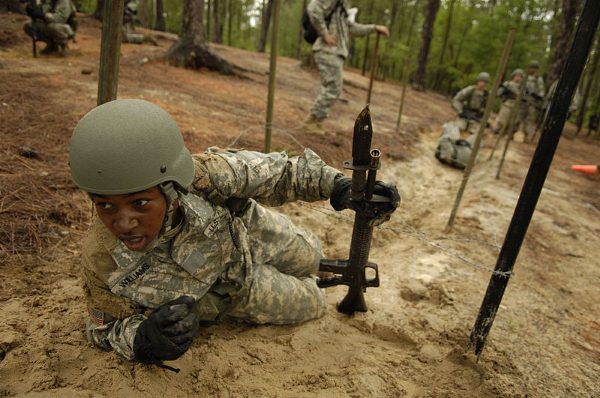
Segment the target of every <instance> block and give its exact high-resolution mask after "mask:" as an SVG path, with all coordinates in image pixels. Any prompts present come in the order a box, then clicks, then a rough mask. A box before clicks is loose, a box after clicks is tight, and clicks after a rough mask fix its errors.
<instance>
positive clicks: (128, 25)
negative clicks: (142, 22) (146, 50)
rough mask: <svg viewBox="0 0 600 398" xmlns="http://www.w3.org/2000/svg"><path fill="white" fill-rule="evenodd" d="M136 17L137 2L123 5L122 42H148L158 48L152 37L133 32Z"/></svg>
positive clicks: (133, 1) (132, 1) (133, 0)
mask: <svg viewBox="0 0 600 398" xmlns="http://www.w3.org/2000/svg"><path fill="white" fill-rule="evenodd" d="M136 16H137V2H136V1H135V0H131V1H128V2H127V3H126V4H125V9H124V11H123V36H122V40H123V42H124V43H129V44H142V43H145V42H148V43H152V44H154V45H155V46H158V43H157V42H156V40H155V39H154V38H153V37H152V36H149V35H144V34H142V33H136V32H135V18H136Z"/></svg>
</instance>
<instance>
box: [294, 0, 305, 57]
mask: <svg viewBox="0 0 600 398" xmlns="http://www.w3.org/2000/svg"><path fill="white" fill-rule="evenodd" d="M305 9H306V0H302V10H300V12H301V13H304V10H305ZM298 25H299V27H298V37H297V38H296V59H298V60H300V55H301V53H302V40H303V33H304V31H303V29H302V18H300V21H299V24H298Z"/></svg>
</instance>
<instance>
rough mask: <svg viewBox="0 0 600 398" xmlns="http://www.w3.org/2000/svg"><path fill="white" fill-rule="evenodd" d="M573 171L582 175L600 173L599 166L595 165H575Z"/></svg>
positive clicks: (572, 167)
mask: <svg viewBox="0 0 600 398" xmlns="http://www.w3.org/2000/svg"><path fill="white" fill-rule="evenodd" d="M571 170H573V171H579V172H580V173H584V174H588V175H594V174H598V173H600V171H598V166H596V165H593V164H574V165H573V166H571Z"/></svg>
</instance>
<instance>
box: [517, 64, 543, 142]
mask: <svg viewBox="0 0 600 398" xmlns="http://www.w3.org/2000/svg"><path fill="white" fill-rule="evenodd" d="M525 79H527V81H526V83H525V92H524V93H523V101H522V102H521V109H520V112H519V120H520V121H521V123H522V130H523V133H525V141H529V140H531V139H532V138H533V133H534V132H535V124H536V121H537V114H538V111H539V110H541V109H542V106H543V103H542V102H543V100H544V93H545V89H544V80H543V79H542V77H541V76H535V75H527V77H525Z"/></svg>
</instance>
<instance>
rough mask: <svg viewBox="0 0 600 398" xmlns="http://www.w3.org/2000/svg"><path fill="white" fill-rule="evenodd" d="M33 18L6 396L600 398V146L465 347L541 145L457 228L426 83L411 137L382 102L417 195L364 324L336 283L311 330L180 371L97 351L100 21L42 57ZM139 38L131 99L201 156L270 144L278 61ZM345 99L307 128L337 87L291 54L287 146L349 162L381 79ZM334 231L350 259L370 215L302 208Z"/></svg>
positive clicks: (482, 184) (4, 135) (26, 56)
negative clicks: (178, 52) (314, 106)
mask: <svg viewBox="0 0 600 398" xmlns="http://www.w3.org/2000/svg"><path fill="white" fill-rule="evenodd" d="M26 20H27V19H26V18H25V17H22V16H16V15H14V14H12V15H11V14H2V15H0V140H1V142H2V147H1V152H0V197H1V199H0V228H1V229H2V230H1V231H0V275H1V278H0V320H1V321H0V345H1V347H2V349H3V350H4V352H5V357H4V358H3V360H2V361H1V362H0V396H13V395H27V396H33V397H37V396H40V397H41V396H69V397H70V396H74V397H77V396H82V397H96V396H161V397H162V396H167V397H175V396H190V395H198V396H218V397H229V396H231V397H250V396H252V397H256V396H258V397H313V396H320V397H596V396H599V395H600V377H599V376H600V337H599V336H600V323H599V321H598V314H599V313H600V311H599V309H600V304H599V303H600V290H599V289H598V285H599V283H600V261H599V260H598V258H600V237H599V236H600V223H599V221H598V220H599V219H600V196H599V195H598V192H599V191H598V188H599V187H600V178H598V177H585V176H582V175H576V174H574V173H573V172H571V171H570V170H569V166H570V165H571V164H575V163H582V164H586V163H592V164H596V163H598V162H599V159H600V150H599V147H600V145H599V144H598V142H597V141H596V142H592V141H590V140H588V139H586V138H584V137H583V136H582V137H580V138H578V139H576V140H568V139H565V138H563V139H562V141H561V143H560V147H559V150H558V153H557V155H556V157H555V160H554V163H553V166H552V169H551V170H550V174H549V177H548V180H547V182H546V185H545V188H544V190H543V193H542V196H541V198H540V202H539V205H538V208H537V211H536V214H535V216H534V218H533V221H532V224H531V226H530V228H529V233H528V235H527V238H526V240H525V243H524V245H523V248H522V251H521V254H520V256H519V259H518V262H517V264H516V268H515V273H514V276H513V277H512V279H511V282H510V284H509V286H508V289H507V291H506V295H505V298H504V301H503V303H502V305H501V307H500V311H499V312H498V315H497V317H496V321H495V324H494V327H493V329H492V332H491V334H490V337H489V339H488V344H487V346H486V348H485V350H484V352H483V355H482V356H481V358H480V360H479V361H478V362H477V361H475V360H474V358H473V356H472V355H467V354H465V349H466V343H467V340H468V335H469V332H470V328H471V326H472V324H473V322H474V320H475V317H476V314H477V311H478V308H479V305H480V303H481V299H482V297H483V294H484V292H485V288H486V286H487V283H488V280H489V277H490V275H491V273H490V270H491V269H492V268H493V266H494V264H495V260H496V257H497V254H498V250H499V247H500V246H501V244H502V240H503V238H504V234H505V232H506V228H507V226H508V223H509V221H510V218H511V215H512V212H513V210H514V206H515V203H516V200H517V198H518V195H519V192H520V189H521V185H522V182H523V180H524V177H525V174H526V171H527V168H528V165H529V162H530V159H531V156H532V154H533V150H534V147H533V146H531V145H526V144H523V143H520V142H518V140H517V142H514V143H513V144H512V146H511V149H510V151H509V153H508V157H507V162H506V165H505V168H504V171H503V174H502V177H501V178H500V180H496V179H495V178H494V175H495V172H496V168H497V163H498V155H496V157H495V159H494V160H493V161H486V159H487V157H488V154H489V147H490V144H491V140H492V139H493V137H487V138H486V141H485V143H484V148H483V150H482V156H481V159H482V162H480V164H479V165H478V166H477V167H476V169H475V171H474V173H473V175H472V177H471V180H470V183H469V186H468V188H467V191H466V194H465V197H464V200H463V206H462V208H461V209H460V212H459V216H458V218H457V220H456V224H455V227H454V228H453V230H452V231H450V232H446V233H445V232H443V230H444V226H445V224H446V221H447V218H448V216H449V213H450V209H451V206H452V202H453V200H454V196H455V194H456V190H457V188H458V185H459V183H460V180H461V176H462V175H461V173H460V171H458V170H455V169H451V168H448V167H446V166H443V165H441V164H440V163H438V162H437V160H436V159H435V158H434V157H433V150H434V147H435V141H436V139H437V136H438V134H439V131H440V125H441V124H442V123H443V122H444V121H446V120H449V119H451V118H452V117H453V114H452V112H451V109H450V106H449V101H448V99H447V98H444V97H441V96H438V95H435V94H431V93H417V92H414V91H409V93H408V95H407V103H406V107H405V116H404V117H403V120H402V129H401V132H400V133H398V134H397V133H395V123H396V115H397V107H398V102H399V98H400V92H401V90H400V87H399V86H398V85H395V84H391V83H383V82H378V83H377V84H376V86H375V92H374V95H373V101H372V102H373V103H372V115H373V120H374V129H375V137H374V145H375V146H377V147H379V148H381V149H382V150H383V152H384V154H385V155H384V159H383V167H382V171H381V174H382V176H383V177H385V179H387V180H392V181H394V182H395V183H396V184H397V185H398V186H399V188H400V190H401V193H402V198H403V200H402V204H401V207H400V209H399V210H398V211H397V212H396V214H395V215H394V217H393V218H392V220H391V221H390V222H389V223H387V224H385V225H384V226H383V227H382V228H380V229H377V230H376V231H375V233H374V241H373V248H372V256H371V259H372V261H375V262H377V263H378V264H379V266H380V270H381V271H380V272H381V280H382V282H381V287H380V288H377V289H369V290H368V292H367V296H366V297H367V301H368V305H369V312H367V313H364V314H363V313H360V314H356V315H355V316H353V317H351V318H349V317H347V316H345V315H342V314H339V313H338V312H337V311H336V309H335V304H336V303H337V302H338V301H339V300H340V299H341V298H342V297H343V295H344V293H345V289H344V288H342V287H338V288H334V289H330V290H329V291H328V303H329V307H330V308H329V312H328V314H327V315H326V316H325V317H323V318H322V319H319V320H316V321H313V322H308V323H305V324H302V325H298V326H285V327H284V326H277V327H274V326H261V327H252V326H245V325H239V324H232V323H225V324H222V325H218V326H213V327H210V328H208V329H206V330H204V331H203V332H202V334H201V336H200V337H199V338H198V340H197V342H196V343H195V344H194V345H193V347H192V348H191V349H190V351H189V352H188V353H186V354H185V355H184V356H183V357H182V358H180V359H179V360H177V361H175V362H173V363H172V365H173V366H176V367H178V368H180V369H181V372H180V373H178V374H175V373H172V372H169V371H166V370H164V369H160V368H156V367H148V366H142V365H136V364H133V363H131V362H127V361H125V360H123V359H121V358H119V357H118V356H117V355H115V354H114V353H107V352H102V351H100V350H98V349H96V348H93V347H91V346H90V345H89V344H88V343H87V341H86V339H85V335H84V332H83V326H84V322H85V317H86V310H85V304H84V303H83V301H82V292H81V288H80V279H79V270H78V259H79V249H78V240H79V239H81V236H82V234H83V231H85V229H86V227H87V225H88V224H89V221H90V216H91V207H90V205H89V203H88V202H87V201H86V200H85V197H84V196H83V195H82V194H81V193H80V192H78V191H77V190H76V189H75V187H74V186H73V185H72V183H71V182H70V179H69V175H68V166H67V145H68V139H69V136H70V134H71V131H72V129H73V127H74V125H75V123H76V122H77V120H79V118H80V117H81V116H82V115H83V114H85V113H86V112H87V111H88V110H89V109H91V108H92V107H93V106H94V105H95V99H96V90H97V76H98V73H97V66H98V53H99V35H100V28H99V24H98V23H97V22H95V21H93V20H92V19H90V18H87V17H85V16H82V18H81V27H80V31H79V32H78V37H77V43H74V44H71V45H70V50H69V53H68V55H67V57H65V58H59V57H47V56H40V57H39V58H37V59H33V58H32V57H31V53H30V50H31V43H30V42H29V40H28V39H27V37H26V36H25V35H24V34H23V33H22V30H21V25H22V24H23V23H24V22H25V21H26ZM158 43H159V46H156V47H155V46H152V45H141V46H136V45H124V46H123V47H122V59H121V66H122V68H121V80H120V83H119V97H121V98H126V97H131V98H144V99H147V100H150V101H153V102H155V103H157V104H160V105H161V106H163V107H165V108H166V109H168V110H169V111H170V112H171V114H172V115H173V116H174V117H175V118H176V119H177V121H178V123H179V125H180V127H181V128H182V131H183V133H184V137H185V140H186V142H187V144H188V146H189V147H190V149H191V150H192V151H194V152H199V151H202V150H204V149H205V148H206V147H208V146H212V145H218V146H221V147H229V146H233V147H245V148H250V149H256V150H261V149H262V147H263V144H262V142H263V141H262V140H263V127H262V126H263V123H264V113H265V102H266V96H267V86H266V82H267V70H268V57H267V56H266V55H259V54H255V53H251V52H245V51H240V50H235V49H230V48H227V47H218V52H219V53H220V54H222V55H223V56H225V57H226V58H228V59H231V60H232V61H235V62H236V63H238V64H240V65H241V66H243V67H244V68H246V69H247V72H245V75H246V77H245V78H238V77H224V76H220V75H218V74H215V73H212V72H208V71H200V72H198V71H190V70H183V69H175V68H172V67H169V66H167V65H166V64H165V63H164V61H163V60H162V59H161V55H162V54H163V53H164V52H165V50H166V49H167V48H168V47H169V46H170V45H171V44H172V38H170V37H168V36H160V37H158ZM345 76H346V77H345V80H346V81H345V83H346V84H345V90H344V94H343V97H344V98H345V99H346V100H347V102H346V103H339V104H337V105H336V106H335V108H334V112H333V114H332V117H331V118H330V119H329V120H328V121H327V123H326V127H327V129H328V130H329V133H328V134H327V135H326V136H324V137H315V136H314V135H310V134H307V133H306V132H305V131H303V130H302V128H301V121H302V119H303V118H304V117H305V115H306V113H307V111H308V109H309V107H310V104H311V102H312V100H313V99H314V97H315V95H316V93H317V91H318V83H317V80H316V79H317V74H316V72H315V71H308V70H304V69H302V68H300V67H299V65H298V62H297V61H295V60H292V59H286V58H280V59H279V66H278V79H277V84H278V85H277V103H276V109H275V120H274V126H275V128H274V140H273V148H274V149H276V150H288V151H289V152H291V153H296V152H298V151H300V150H301V149H302V148H304V147H305V146H309V147H311V148H313V149H314V150H316V151H317V152H318V153H320V154H322V156H323V157H324V158H325V159H326V160H327V161H328V162H330V163H331V164H332V165H336V166H340V165H341V162H342V161H343V160H344V159H345V158H348V157H349V153H350V141H351V128H352V125H353V121H354V118H355V117H356V115H357V114H358V112H359V111H360V109H361V107H362V106H363V105H364V99H365V98H366V87H367V84H368V81H367V79H366V78H365V77H362V76H360V74H357V73H355V72H353V71H346V74H345ZM282 211H284V212H285V213H287V214H289V215H291V216H292V217H293V219H294V220H295V221H297V222H298V223H299V224H301V225H302V226H304V227H306V228H310V229H312V230H314V231H316V232H317V233H318V234H319V235H320V236H321V238H322V240H323V242H324V246H325V248H326V251H327V255H328V256H329V257H333V258H343V257H345V256H346V255H347V251H348V243H349V237H350V234H351V216H352V214H351V213H346V212H344V213H341V214H337V213H335V212H334V211H332V210H331V209H330V207H329V205H328V203H326V202H323V203H316V204H310V205H307V204H291V205H286V206H284V207H283V208H282Z"/></svg>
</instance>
